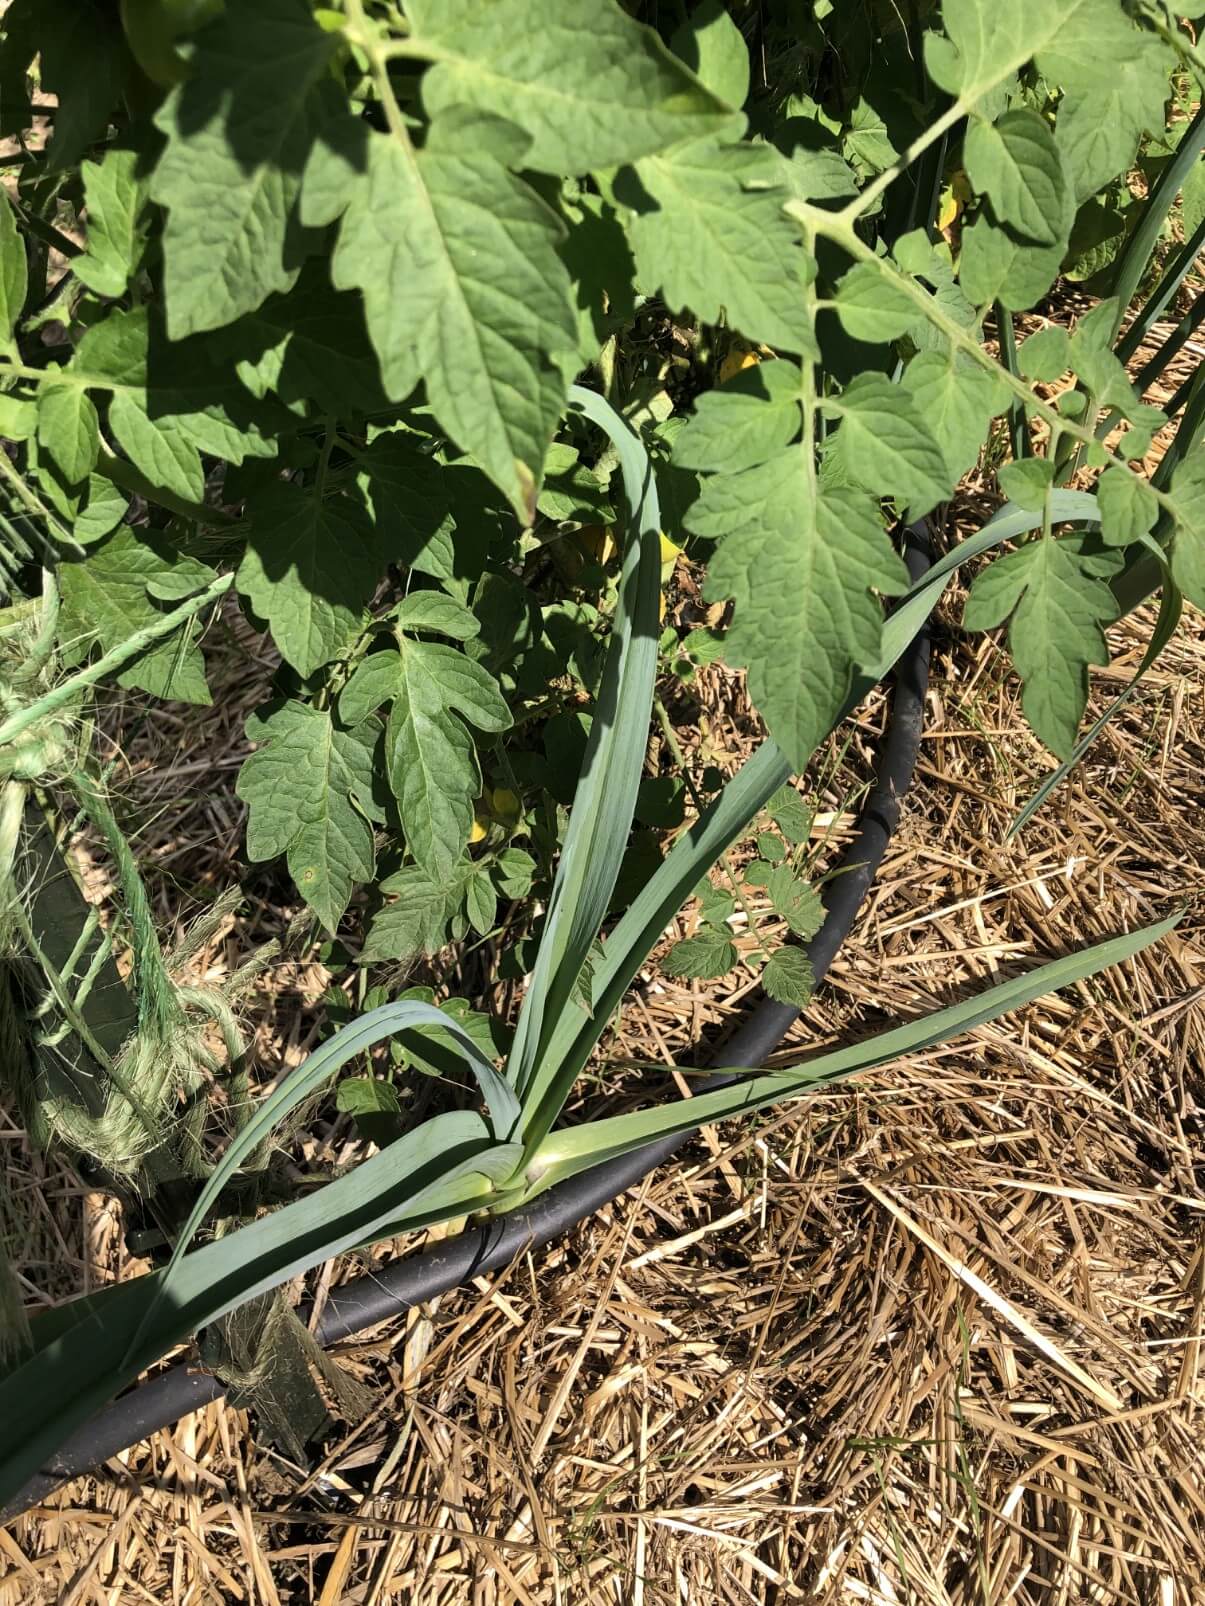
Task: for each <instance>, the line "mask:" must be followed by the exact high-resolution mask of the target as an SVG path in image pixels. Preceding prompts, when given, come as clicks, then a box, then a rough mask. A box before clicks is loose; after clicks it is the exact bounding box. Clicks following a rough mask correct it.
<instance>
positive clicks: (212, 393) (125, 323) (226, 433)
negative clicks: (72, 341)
mask: <svg viewBox="0 0 1205 1606" xmlns="http://www.w3.org/2000/svg"><path fill="white" fill-rule="evenodd" d="M156 333H157V331H156ZM162 347H163V343H162V341H161V339H160V340H159V341H158V342H156V343H155V344H153V343H152V326H151V323H150V316H149V312H148V309H147V308H146V307H135V308H133V309H131V310H130V311H128V312H118V311H112V312H110V313H109V314H108V316H107V317H105V318H104V319H102V320H101V321H100V322H99V323H96V324H94V325H93V326H92V327H91V328H90V329H89V330H88V332H87V333H86V334H85V335H84V338H83V339H82V340H81V341H80V343H79V346H78V347H77V349H76V353H75V357H74V359H73V361H72V364H71V368H70V370H69V372H70V375H71V376H72V378H73V379H74V380H75V381H76V382H78V383H80V384H82V385H85V386H86V385H95V386H96V387H97V388H98V389H102V390H106V391H110V392H111V393H112V394H111V398H110V402H109V416H108V423H109V428H110V430H111V432H112V434H113V436H114V438H115V439H116V441H117V443H118V445H119V446H120V447H121V449H122V450H123V451H124V452H125V453H126V455H127V456H128V457H129V458H130V460H131V462H132V463H133V464H134V466H135V467H136V468H137V469H138V470H139V471H140V472H141V473H142V474H143V475H144V476H145V478H146V479H147V480H148V481H149V482H150V484H151V485H152V486H154V487H156V488H158V489H161V490H165V491H167V492H168V493H169V494H171V495H175V496H177V497H180V498H182V499H183V500H184V501H188V502H199V501H200V500H201V498H202V496H203V494H204V489H205V477H204V472H203V470H202V467H201V458H200V453H201V452H203V451H204V452H209V453H212V454H213V455H214V456H215V457H222V458H225V460H226V461H227V462H231V463H241V462H243V460H244V458H246V457H271V456H274V455H275V452H276V443H275V441H274V440H273V439H272V438H271V437H270V433H268V432H267V430H266V429H265V428H264V427H261V421H260V419H259V417H258V416H252V411H253V404H252V403H251V402H250V401H249V400H248V397H247V394H246V392H245V391H244V390H243V388H242V386H241V385H240V384H239V383H238V381H237V379H236V378H235V377H234V375H233V374H231V373H229V372H228V371H227V370H226V369H225V368H224V367H220V366H216V365H215V362H214V359H213V354H212V351H211V344H210V342H208V341H206V340H200V341H187V342H181V343H179V344H177V345H175V346H173V347H171V348H170V357H169V356H168V354H167V352H165V351H164V350H163V349H162ZM152 355H153V356H154V359H155V360H154V372H153V374H152ZM261 411H262V409H261ZM269 423H270V420H269Z"/></svg>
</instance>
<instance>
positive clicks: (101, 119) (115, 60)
mask: <svg viewBox="0 0 1205 1606" xmlns="http://www.w3.org/2000/svg"><path fill="white" fill-rule="evenodd" d="M35 5H36V8H37V27H38V40H39V44H40V47H41V71H40V74H39V77H40V80H41V88H42V89H43V90H44V91H45V92H46V93H47V94H50V95H53V96H54V97H55V100H56V102H57V109H56V112H55V118H54V134H53V138H52V139H51V141H50V145H49V148H48V151H47V156H48V159H49V162H50V165H51V166H52V167H54V168H57V169H58V170H59V171H62V170H63V169H65V168H68V167H70V166H71V164H72V163H74V162H75V161H76V160H77V159H78V157H79V155H80V153H81V152H82V151H84V150H85V149H86V148H87V146H89V145H90V144H91V143H92V142H93V140H96V139H99V138H100V137H101V136H102V135H103V134H104V132H105V128H106V125H107V124H108V122H109V118H110V116H111V115H112V113H113V111H114V108H115V107H116V106H117V102H118V100H119V98H120V96H121V93H122V90H123V89H124V88H125V85H126V80H127V78H128V76H129V72H130V68H131V66H132V65H133V64H132V62H131V60H130V54H129V51H128V50H127V49H126V44H125V39H124V38H123V36H122V30H121V25H120V23H119V21H118V18H117V14H116V12H115V11H113V10H112V9H111V8H109V7H106V6H103V5H97V4H94V3H92V0H83V3H80V0H35ZM5 20H6V24H7V21H8V19H7V18H6V19H5Z"/></svg>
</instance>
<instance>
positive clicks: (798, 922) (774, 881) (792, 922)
mask: <svg viewBox="0 0 1205 1606" xmlns="http://www.w3.org/2000/svg"><path fill="white" fill-rule="evenodd" d="M766 895H767V897H768V898H769V900H770V902H771V904H772V905H773V908H774V913H775V914H776V915H777V916H778V917H779V919H780V920H785V921H786V923H787V925H788V926H790V928H791V930H792V931H793V932H794V933H795V935H796V936H797V937H803V938H804V939H805V940H806V939H807V938H809V937H814V936H815V935H816V933H817V932H818V931H819V930H820V928H821V926H822V925H823V924H824V905H823V904H822V903H821V902H820V896H819V894H818V893H817V891H816V889H815V888H814V887H812V886H810V885H809V884H808V882H807V881H805V880H804V879H803V877H802V876H800V875H798V874H797V873H796V872H795V871H794V870H793V869H792V868H791V866H790V865H789V864H776V865H775V866H774V868H773V870H771V872H770V874H769V876H768V877H767V879H766Z"/></svg>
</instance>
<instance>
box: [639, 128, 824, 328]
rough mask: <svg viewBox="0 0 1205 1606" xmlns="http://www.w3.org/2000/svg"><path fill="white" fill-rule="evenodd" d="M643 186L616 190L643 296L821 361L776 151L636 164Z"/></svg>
mask: <svg viewBox="0 0 1205 1606" xmlns="http://www.w3.org/2000/svg"><path fill="white" fill-rule="evenodd" d="M635 172H636V175H637V178H638V180H639V184H638V185H625V184H623V183H621V184H619V185H617V186H616V194H617V197H618V198H619V199H620V200H622V201H624V202H625V203H626V204H629V205H630V206H631V207H632V208H633V211H632V217H631V220H630V222H629V226H628V234H629V237H630V239H631V241H632V249H633V251H634V252H635V255H636V267H637V271H638V274H639V278H640V280H641V282H642V283H643V285H644V286H645V288H647V289H649V290H652V289H654V288H656V287H658V286H659V287H660V289H661V293H662V295H663V297H664V298H665V301H666V302H667V304H668V305H669V306H670V307H671V308H672V309H673V310H674V311H681V310H682V309H684V308H689V309H690V310H691V311H692V312H693V313H694V314H695V315H696V316H697V317H699V318H701V319H703V321H704V322H705V323H718V322H719V321H720V317H721V314H723V315H724V316H726V318H727V320H728V323H729V325H730V326H731V327H732V328H735V329H739V330H740V332H741V333H742V334H743V335H745V336H746V337H747V338H748V339H749V340H754V341H762V342H764V343H765V344H766V345H768V346H773V347H774V348H775V350H777V351H789V352H797V353H800V354H803V355H805V356H811V357H815V356H818V355H819V350H818V348H817V346H816V337H815V333H814V331H813V329H812V322H811V315H810V313H809V312H808V310H807V305H806V301H805V298H804V294H803V291H804V285H805V284H806V282H807V280H808V279H809V278H810V277H811V276H812V275H813V274H814V273H815V264H814V263H813V262H812V261H811V259H810V258H809V257H808V256H807V255H805V253H804V251H803V249H802V247H801V246H800V244H799V236H798V230H797V228H796V226H795V225H794V224H793V223H792V222H791V220H790V219H789V218H788V217H786V216H785V214H784V213H783V210H782V204H783V201H784V200H785V199H787V195H786V191H785V190H783V189H782V188H781V187H780V180H781V168H780V166H779V163H778V161H777V160H776V158H775V155H774V153H773V152H772V150H771V149H770V147H769V146H756V145H721V144H720V143H719V141H718V140H715V139H704V140H696V141H694V142H693V143H691V144H690V145H686V146H683V147H681V148H680V149H677V150H674V151H672V152H671V153H669V154H667V155H665V156H653V157H648V158H646V159H645V160H644V161H641V162H638V163H637V164H636V167H635Z"/></svg>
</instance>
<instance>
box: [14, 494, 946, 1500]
mask: <svg viewBox="0 0 1205 1606" xmlns="http://www.w3.org/2000/svg"><path fill="white" fill-rule="evenodd" d="M905 558H906V560H907V563H908V567H909V570H910V571H911V573H912V577H913V579H917V578H919V576H920V575H921V574H923V572H924V571H925V569H926V568H927V567H928V565H929V561H930V560H929V546H928V532H927V529H926V528H925V526H924V525H923V524H921V525H914V526H912V528H911V529H910V530H909V531H908V542H907V547H906V551H905ZM894 679H895V693H894V697H893V699H892V707H891V713H890V717H889V721H888V725H887V730H886V733H885V735H884V738H883V742H882V745H881V747H880V749H879V753H878V758H877V762H876V765H875V781H874V786H873V788H872V790H871V792H870V795H869V796H868V797H867V799H866V802H865V804H864V806H863V809H862V812H861V814H860V816H859V820H858V830H857V834H856V835H855V837H854V839H853V841H852V842H851V843H850V844H849V846H848V847H847V848H846V850H845V852H844V853H843V854H842V856H841V860H840V863H839V865H838V867H837V871H836V873H835V874H834V875H832V876H831V877H830V879H829V880H828V882H827V883H826V890H825V897H824V903H825V919H824V924H823V925H822V926H821V928H820V930H819V931H818V932H817V934H816V936H815V937H814V938H813V939H812V941H811V942H810V943H809V944H808V945H807V949H806V952H807V954H808V957H809V959H810V961H811V965H812V970H813V972H814V974H815V978H816V981H817V982H819V981H820V980H821V979H822V978H823V976H824V975H825V973H826V972H827V970H828V968H829V966H830V965H831V964H832V962H833V959H834V958H835V957H836V954H837V951H838V949H839V948H840V946H841V944H842V943H843V942H844V940H845V938H846V937H847V936H848V935H849V932H850V930H851V928H852V927H853V923H854V921H855V920H856V919H857V915H858V911H859V909H860V908H861V905H862V901H863V899H864V898H865V896H866V894H867V892H868V891H869V890H870V886H871V883H872V882H873V880H874V877H875V875H876V874H877V872H878V868H879V865H880V864H881V863H882V861H883V855H884V853H885V852H886V851H887V844H888V843H889V842H890V840H891V837H892V834H893V832H894V831H895V828H896V826H897V824H898V823H899V817H900V805H901V803H902V800H903V797H904V794H905V793H906V792H907V790H908V787H909V786H910V785H911V783H912V777H913V772H914V770H915V767H916V759H917V754H918V752H919V750H920V741H921V731H922V726H923V722H924V704H925V692H926V688H927V686H928V682H929V626H928V623H927V622H926V624H925V625H924V626H922V628H921V629H920V631H919V632H918V633H917V635H916V637H915V639H914V640H913V641H912V643H911V645H910V646H909V647H908V648H907V650H906V651H905V652H904V654H903V656H902V657H901V658H900V660H899V662H898V664H897V665H896V668H895V672H894ZM799 1013H800V1012H799V1010H798V1009H797V1008H795V1007H794V1006H793V1005H790V1004H779V1003H776V1002H775V1001H774V1000H773V999H770V998H766V999H763V1000H762V1002H761V1003H760V1004H759V1005H758V1006H757V1008H756V1009H755V1010H754V1011H753V1013H752V1014H751V1015H750V1017H749V1019H748V1020H747V1021H745V1023H744V1024H743V1025H742V1026H740V1027H739V1028H738V1029H737V1031H736V1032H735V1033H734V1034H733V1036H732V1037H731V1038H730V1039H729V1040H728V1041H727V1042H726V1043H725V1044H724V1049H723V1054H724V1060H725V1062H726V1063H727V1064H729V1065H744V1066H749V1067H750V1068H753V1067H757V1066H760V1065H762V1064H763V1063H764V1061H765V1060H766V1058H767V1056H768V1055H770V1054H772V1053H773V1052H774V1050H775V1049H776V1048H778V1046H779V1045H780V1043H781V1042H782V1040H783V1038H784V1037H785V1036H786V1034H787V1032H788V1031H789V1030H790V1028H791V1026H792V1025H793V1024H794V1023H795V1021H796V1019H797V1018H798V1016H799ZM734 1080H736V1078H734V1077H732V1076H726V1077H718V1076H717V1077H708V1078H706V1079H704V1080H703V1081H702V1082H701V1083H700V1084H699V1085H700V1087H709V1086H710V1087H717V1086H720V1085H721V1084H722V1083H723V1082H726V1081H734ZM691 1136H692V1134H691V1133H690V1132H675V1133H673V1134H672V1135H671V1136H669V1137H665V1138H658V1139H657V1140H656V1141H654V1142H652V1143H648V1144H646V1145H645V1146H644V1147H643V1148H640V1149H636V1150H634V1151H633V1152H632V1153H631V1154H625V1155H622V1156H621V1157H620V1158H619V1159H617V1160H609V1161H607V1162H606V1163H605V1164H603V1165H598V1166H595V1167H594V1168H593V1170H590V1171H584V1172H582V1173H581V1174H580V1175H579V1176H576V1177H570V1178H569V1179H568V1180H567V1181H565V1182H562V1183H560V1184H559V1185H558V1186H557V1187H554V1188H550V1189H549V1190H548V1192H547V1193H544V1194H541V1195H540V1197H539V1198H538V1199H536V1200H534V1201H533V1202H532V1203H531V1204H530V1205H528V1206H526V1207H525V1208H524V1209H522V1210H517V1211H515V1212H514V1213H513V1214H511V1215H509V1216H504V1217H500V1218H499V1219H497V1220H495V1221H489V1222H486V1223H485V1224H484V1225H482V1226H477V1227H472V1228H470V1229H469V1230H467V1231H465V1232H462V1233H461V1234H460V1235H459V1236H458V1237H455V1238H448V1239H444V1240H442V1241H440V1242H439V1243H436V1244H434V1245H433V1246H432V1247H431V1248H429V1249H426V1250H423V1251H422V1252H421V1253H420V1254H415V1255H410V1256H407V1257H406V1258H405V1259H402V1260H397V1261H394V1262H392V1263H391V1264H390V1265H388V1266H384V1267H381V1268H380V1269H378V1270H376V1271H373V1272H371V1273H370V1274H369V1275H367V1276H364V1277H357V1278H355V1279H354V1281H352V1282H349V1283H345V1284H344V1285H343V1286H342V1287H340V1288H335V1289H332V1290H331V1292H330V1294H329V1296H328V1298H327V1301H326V1304H325V1306H324V1307H323V1311H322V1315H321V1317H320V1318H319V1321H318V1325H317V1334H316V1336H317V1338H318V1340H319V1342H320V1343H322V1344H324V1345H331V1344H336V1343H338V1342H340V1341H341V1340H342V1339H345V1338H349V1337H351V1336H352V1335H353V1334H355V1333H359V1332H363V1331H364V1330H365V1329H366V1328H369V1327H375V1326H376V1325H377V1324H378V1323H379V1322H384V1321H388V1320H390V1319H391V1318H394V1317H397V1316H400V1315H402V1314H404V1313H405V1312H406V1311H407V1310H409V1309H411V1308H412V1307H413V1306H415V1305H421V1304H424V1303H426V1301H428V1300H431V1299H434V1298H436V1297H437V1296H438V1295H440V1294H445V1293H448V1292H450V1291H451V1290H452V1289H453V1288H459V1287H461V1286H462V1285H463V1284H465V1283H467V1282H469V1281H470V1280H471V1279H472V1278H475V1277H480V1276H483V1275H484V1274H486V1273H488V1272H492V1271H497V1270H498V1269H499V1268H500V1267H502V1266H506V1265H508V1264H509V1263H510V1262H511V1261H512V1260H514V1259H515V1257H516V1256H518V1255H520V1254H522V1253H524V1252H525V1251H527V1250H530V1249H538V1248H541V1247H542V1246H543V1245H544V1244H547V1243H550V1242H551V1241H552V1240H553V1239H554V1238H560V1237H562V1236H563V1235H564V1234H565V1233H567V1232H569V1231H570V1230H571V1229H572V1228H573V1227H576V1226H577V1225H578V1223H579V1222H581V1221H584V1220H585V1219H586V1217H587V1216H590V1215H593V1214H594V1212H595V1211H596V1210H599V1209H601V1207H602V1206H603V1205H605V1204H609V1203H610V1202H611V1201H612V1200H613V1199H616V1198H618V1196H619V1195H620V1194H621V1193H623V1192H625V1191H626V1190H627V1189H628V1188H630V1187H632V1186H633V1185H634V1184H635V1183H637V1182H639V1181H640V1180H641V1179H642V1178H643V1177H645V1176H646V1175H647V1174H648V1173H649V1172H650V1171H653V1170H655V1169H656V1168H657V1167H658V1166H660V1165H663V1164H664V1163H665V1161H666V1160H668V1159H669V1158H670V1156H671V1155H673V1154H674V1153H675V1152H676V1151H677V1150H678V1149H680V1148H681V1147H682V1145H683V1144H684V1143H685V1142H686V1141H687V1139H688V1138H689V1137H691ZM303 1314H304V1313H303ZM225 1392H226V1389H225V1385H224V1384H223V1383H222V1382H221V1380H220V1379H219V1378H216V1377H214V1376H213V1375H212V1374H211V1373H208V1372H200V1371H197V1370H195V1369H193V1368H190V1367H189V1366H188V1365H187V1363H184V1362H178V1363H177V1364H176V1365H175V1366H172V1367H169V1368H168V1370H167V1371H164V1372H160V1373H159V1374H158V1375H156V1376H155V1377H153V1378H151V1379H149V1380H148V1381H147V1382H145V1383H140V1384H139V1385H138V1386H137V1387H135V1388H132V1389H130V1390H129V1391H128V1392H127V1393H125V1394H122V1395H120V1396H119V1397H118V1398H117V1399H116V1400H114V1401H113V1402H112V1404H111V1405H109V1406H107V1407H106V1408H105V1409H104V1410H103V1411H101V1412H100V1413H99V1414H98V1415H97V1416H95V1417H94V1418H93V1419H92V1421H91V1422H89V1423H87V1424H86V1425H85V1426H84V1427H82V1428H80V1429H79V1431H78V1432H76V1433H74V1434H72V1436H71V1437H70V1438H69V1439H68V1440H67V1441H66V1442H65V1443H64V1444H63V1445H62V1446H61V1447H60V1449H59V1450H58V1451H56V1453H55V1454H54V1455H53V1456H52V1457H51V1458H50V1460H49V1461H48V1462H47V1464H46V1466H45V1467H44V1468H43V1470H42V1471H41V1472H40V1473H39V1474H38V1475H37V1476H36V1477H34V1478H31V1479H30V1481H29V1482H28V1483H27V1484H26V1485H25V1487H24V1488H23V1489H22V1490H21V1492H20V1493H19V1494H18V1495H16V1496H15V1497H14V1498H13V1499H12V1501H10V1503H9V1504H8V1505H7V1506H6V1507H4V1509H3V1510H0V1522H8V1521H11V1520H12V1518H14V1517H16V1516H19V1515H20V1514H21V1513H22V1512H23V1511H27V1510H28V1509H29V1508H30V1506H33V1505H36V1504H37V1503H38V1502H39V1501H41V1500H44V1499H45V1498H46V1496H47V1495H49V1494H51V1493H53V1491H54V1490H55V1489H57V1488H58V1487H59V1485H60V1484H63V1483H66V1482H67V1481H68V1480H70V1479H72V1478H77V1477H80V1476H82V1475H83V1474H84V1473H87V1472H90V1471H92V1470H93V1469H94V1468H96V1467H99V1466H100V1465H102V1464H103V1463H104V1462H105V1461H108V1460H109V1459H110V1458H111V1457H113V1456H115V1455H118V1454H119V1453H120V1452H121V1451H122V1450H127V1449H129V1448H130V1447H131V1445H134V1444H138V1443H139V1442H140V1441H141V1440H143V1439H146V1438H150V1437H151V1435H152V1434H154V1433H157V1432H159V1431H160V1430H161V1429H162V1428H166V1427H170V1426H171V1425H172V1423H174V1422H177V1421H179V1419H180V1418H181V1417H183V1416H187V1415H188V1413H189V1412H190V1411H196V1410H199V1409H200V1408H201V1407H202V1406H203V1405H208V1404H210V1403H211V1401H213V1400H217V1399H220V1398H221V1396H222V1395H223V1394H224V1393H225Z"/></svg>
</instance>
